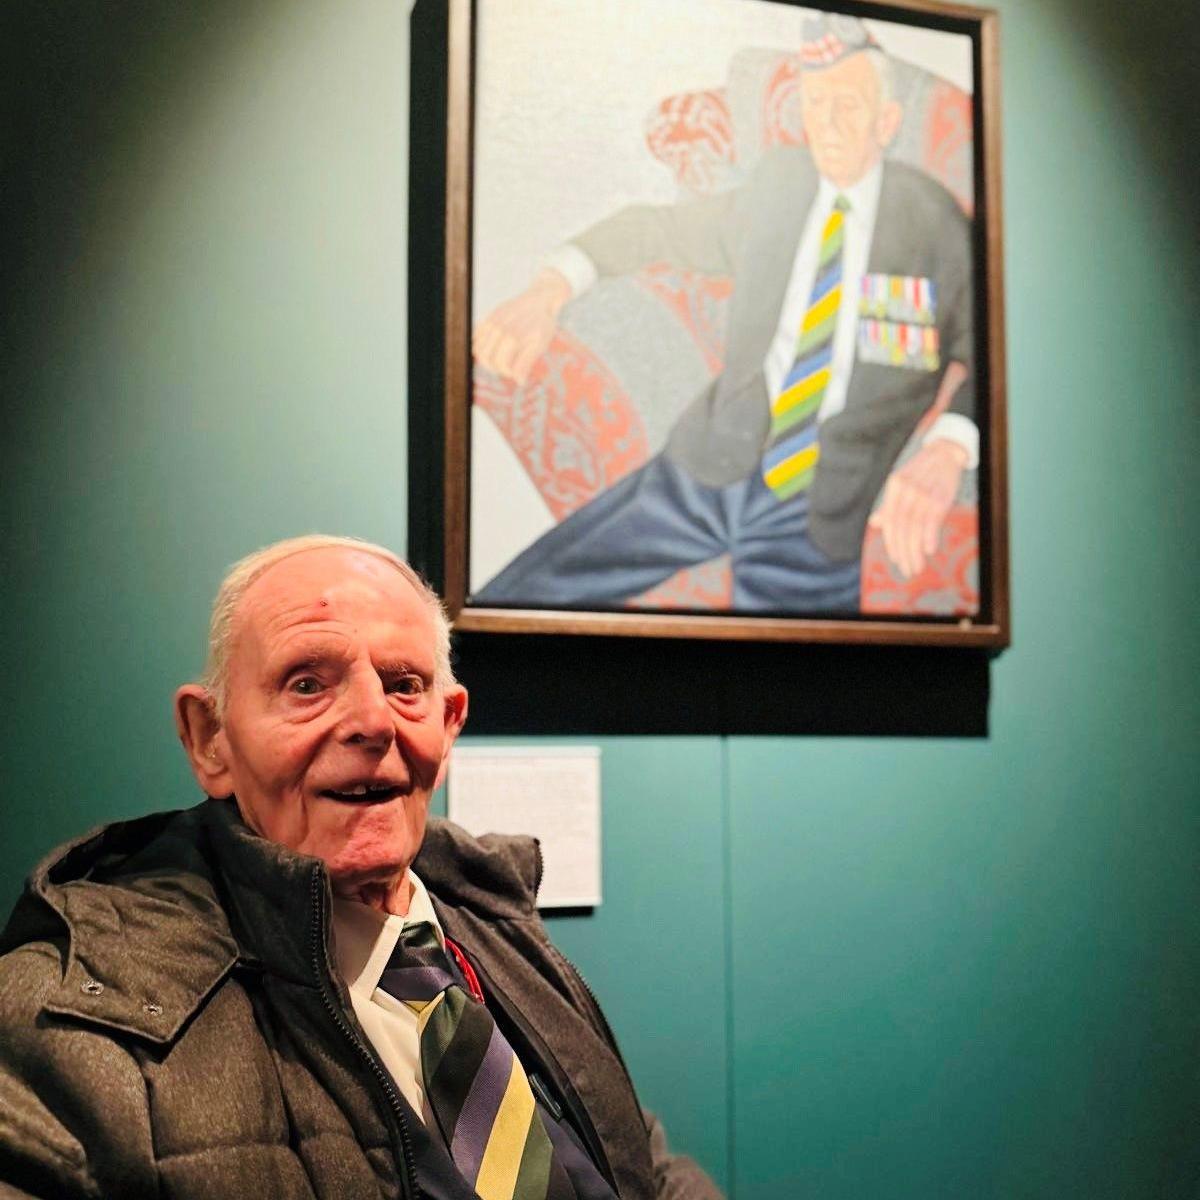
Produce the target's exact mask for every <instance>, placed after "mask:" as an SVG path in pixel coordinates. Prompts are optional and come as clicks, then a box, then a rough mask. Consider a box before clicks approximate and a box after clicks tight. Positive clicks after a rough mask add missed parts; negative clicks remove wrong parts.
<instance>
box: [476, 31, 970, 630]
mask: <svg viewBox="0 0 1200 1200" xmlns="http://www.w3.org/2000/svg"><path fill="white" fill-rule="evenodd" d="M800 57H801V63H802V66H803V70H802V74H801V82H800V90H801V112H802V117H803V126H804V132H805V139H806V142H807V146H806V147H804V148H802V147H795V146H789V147H781V148H778V149H776V150H774V151H771V152H769V153H767V154H765V155H764V156H763V158H762V160H761V162H760V164H759V166H758V167H757V168H756V170H755V171H754V173H753V174H752V176H751V177H750V178H749V179H748V180H747V181H746V182H745V183H744V184H743V185H742V186H741V187H739V188H737V189H736V190H735V191H732V192H727V193H724V194H721V195H716V196H711V197H707V198H704V199H702V200H698V201H694V202H691V203H688V204H680V205H672V206H666V207H650V206H645V205H641V206H634V207H632V208H628V209H623V210H622V211H620V212H618V213H616V214H614V215H613V216H611V217H608V218H606V219H605V220H602V221H600V222H599V223H598V224H597V225H595V226H593V227H592V228H591V229H589V230H587V231H586V232H584V233H583V234H581V235H580V236H579V237H577V238H576V239H574V241H572V242H571V243H569V244H568V245H567V246H564V247H561V248H560V250H559V252H558V253H557V254H556V255H554V256H553V257H552V260H551V263H550V264H549V265H548V266H547V267H546V268H545V269H544V270H543V271H542V272H541V273H540V274H539V275H538V276H537V277H536V278H535V280H534V282H533V283H532V285H531V286H530V287H529V288H528V289H527V291H526V292H524V293H522V294H521V295H520V296H518V297H516V298H514V299H513V300H510V301H507V302H506V303H504V304H502V305H501V306H500V307H499V308H498V309H496V310H495V312H493V313H492V314H490V315H489V316H488V317H487V318H486V319H485V320H484V321H483V322H482V323H481V324H480V326H479V328H478V329H477V330H476V333H475V338H474V349H475V354H476V357H477V359H478V361H479V362H480V363H481V364H482V365H483V366H485V367H487V368H490V369H491V370H493V371H496V372H498V373H499V374H501V375H506V376H509V377H511V378H514V379H516V380H518V381H523V380H524V379H525V378H527V376H528V373H529V370H530V368H531V367H532V365H533V363H534V361H535V360H536V359H537V357H538V356H539V355H540V354H541V353H542V351H543V350H544V349H545V348H546V346H547V345H548V344H549V341H550V338H551V336H552V335H553V332H554V329H555V326H556V323H557V320H558V314H559V312H560V311H561V309H562V307H563V305H564V304H565V303H566V302H567V301H568V300H569V299H570V298H571V297H572V296H573V295H576V294H578V293H579V292H580V291H581V290H583V289H584V288H587V287H589V286H591V283H592V282H593V281H594V280H595V279H596V278H597V277H598V276H607V275H619V274H625V273H627V272H630V271H634V270H636V269H638V268H640V267H643V266H646V265H648V264H649V263H652V262H656V261H662V260H665V261H668V262H671V263H673V264H675V265H677V266H681V267H686V268H689V269H691V270H696V271H701V272H708V273H714V274H719V275H727V276H732V278H733V280H734V292H733V299H732V303H731V308H730V314H729V324H728V330H727V334H726V355H725V365H724V370H723V371H722V373H721V375H720V376H719V377H718V378H717V379H716V380H714V381H713V383H712V384H711V385H710V387H709V388H708V389H706V390H705V391H704V392H703V393H702V394H701V395H700V396H698V397H697V398H696V399H695V401H694V402H693V403H692V404H691V405H690V407H688V408H687V409H686V410H685V411H684V412H683V414H682V416H681V417H680V419H679V421H678V422H677V423H676V425H675V426H674V428H673V429H672V431H671V433H670V435H669V437H668V439H667V445H666V448H665V450H664V452H663V453H662V454H661V455H659V456H658V457H656V458H654V459H652V460H651V461H650V462H648V463H647V464H646V465H645V466H643V467H642V468H641V469H640V470H638V471H635V472H634V473H632V474H631V475H628V476H626V477H625V478H624V479H622V480H620V481H619V482H618V483H617V484H615V485H614V486H613V487H611V488H610V489H608V490H607V491H605V492H603V493H601V494H600V495H599V496H597V497H596V498H595V499H594V500H592V501H591V503H589V504H587V505H586V506H585V507H583V508H581V509H580V510H578V511H577V512H576V513H573V514H572V515H571V516H570V517H568V518H567V519H566V520H564V521H563V522H562V523H561V524H560V525H558V526H557V527H555V528H554V529H552V530H550V532H549V533H547V534H546V535H545V536H544V537H542V538H541V539H540V540H539V541H537V542H535V543H534V544H533V545H532V546H531V547H529V548H528V549H527V550H526V551H524V552H523V553H522V554H521V555H519V556H518V557H517V558H516V559H514V560H513V562H512V563H510V564H509V565H508V566H507V567H505V568H504V570H503V571H501V572H500V574H499V575H497V576H496V577H495V578H494V579H493V580H491V581H490V582H489V583H488V584H487V585H486V586H485V587H484V588H483V589H482V590H481V591H479V592H478V593H476V595H475V596H474V597H473V600H474V602H475V603H478V604H489V603H494V604H501V605H514V604H515V605H520V604H532V605H536V606H545V605H547V604H549V605H551V606H552V607H553V606H557V607H564V608H569V607H577V606H587V605H595V604H615V603H620V602H622V601H623V600H625V599H628V598H629V597H631V596H635V595H638V594H639V593H641V592H642V591H644V590H646V589H647V588H650V587H654V586H655V585H657V584H658V583H660V582H662V581H663V580H664V579H666V578H668V577H669V576H670V575H672V574H673V573H674V572H675V571H677V570H678V569H679V568H681V567H685V566H692V565H695V564H697V563H700V562H704V561H706V560H708V559H711V558H714V557H716V556H718V555H720V554H725V553H728V554H729V555H730V557H731V564H732V572H733V601H732V607H733V608H734V609H735V610H737V611H742V612H750V613H753V612H772V613H778V612H789V611H792V612H799V613H806V612H807V613H814V612H857V611H858V610H859V606H860V601H859V595H860V559H861V554H862V543H863V535H864V530H865V528H866V526H867V522H868V519H871V520H873V521H874V522H875V523H876V524H877V525H879V526H880V528H881V530H882V534H883V538H884V542H885V546H886V548H887V551H888V553H889V555H890V557H891V558H892V560H893V562H894V563H895V564H896V566H897V567H898V569H899V570H900V571H901V573H902V574H904V575H915V574H916V573H917V572H918V571H920V570H921V568H922V567H923V566H924V563H925V560H926V559H927V557H928V556H929V555H930V554H931V553H932V552H933V551H934V549H935V548H936V546H937V542H938V538H939V535H940V530H941V525H942V522H943V521H944V519H945V517H946V514H947V512H948V511H949V509H950V506H951V504H952V503H953V500H954V498H955V495H956V493H957V490H958V486H959V481H960V478H961V476H962V473H963V471H964V470H965V469H968V468H970V467H973V466H975V465H976V463H977V462H978V455H979V435H978V430H977V428H976V426H975V423H974V382H973V370H972V366H971V364H972V359H973V353H974V348H973V334H972V327H973V322H972V316H973V314H972V308H973V299H972V290H971V271H970V261H971V260H970V250H969V242H970V238H969V226H968V223H967V221H966V219H965V217H964V216H963V213H962V211H961V210H960V209H959V208H958V206H957V204H956V203H955V201H954V199H953V198H952V197H951V196H950V194H949V193H948V192H946V191H945V189H944V188H942V187H941V186H940V185H938V184H937V183H935V182H934V181H933V180H931V179H930V178H928V177H927V176H925V175H924V174H922V173H921V172H919V171H916V170H913V169H911V168H908V167H906V166H904V165H902V164H900V163H894V162H888V161H885V158H884V152H885V150H886V149H887V147H888V145H889V144H890V143H891V141H892V139H893V138H894V137H895V135H896V133H897V131H898V129H899V127H900V121H901V116H902V113H901V109H900V105H899V104H898V103H897V101H896V100H895V99H894V97H893V96H892V95H891V89H890V82H889V74H890V72H889V64H888V62H887V59H886V57H885V56H884V54H883V53H882V51H881V50H880V49H879V47H878V46H877V45H876V44H875V42H874V40H873V38H872V37H871V35H870V33H869V32H868V31H867V29H866V27H865V26H864V25H863V24H862V23H861V22H860V21H858V20H857V19H855V18H852V17H839V16H828V15H821V14H819V15H817V16H816V17H814V18H812V19H811V20H810V21H809V22H808V23H807V25H806V27H805V30H804V41H803V45H802V47H801V55H800ZM922 421H928V422H929V426H928V429H927V431H926V432H925V434H924V436H923V439H922V445H921V446H920V448H919V450H918V451H917V452H916V453H915V454H914V455H913V456H912V457H911V458H910V459H909V460H908V461H907V462H905V463H904V464H903V465H901V466H899V467H896V460H897V458H898V456H899V455H900V453H901V451H902V449H903V448H904V446H905V444H906V443H907V442H908V441H909V438H910V437H911V436H912V434H913V433H914V431H915V430H916V429H917V427H918V425H920V424H921V422H922ZM881 489H882V499H881V502H880V504H879V506H878V508H877V509H875V512H874V516H872V510H873V507H874V506H875V502H876V498H877V497H879V496H880V494H881Z"/></svg>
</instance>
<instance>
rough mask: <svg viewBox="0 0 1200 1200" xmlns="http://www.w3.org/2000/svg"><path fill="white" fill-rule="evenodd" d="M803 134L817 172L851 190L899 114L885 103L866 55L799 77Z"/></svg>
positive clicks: (891, 133) (882, 145) (885, 141)
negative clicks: (805, 136)
mask: <svg viewBox="0 0 1200 1200" xmlns="http://www.w3.org/2000/svg"><path fill="white" fill-rule="evenodd" d="M800 105H801V113H802V115H803V119H804V132H805V134H806V135H807V138H808V146H809V149H810V150H811V151H812V156H813V160H814V162H815V163H816V164H817V170H818V171H819V172H820V173H821V174H822V175H824V176H825V178H826V179H829V180H831V181H832V182H833V183H835V184H837V186H838V187H850V186H852V185H853V184H855V183H857V182H858V181H859V180H860V179H861V178H862V177H863V176H864V175H865V174H866V173H867V172H868V171H869V170H870V169H871V167H873V166H874V165H875V163H876V162H877V161H878V159H879V157H880V155H881V154H882V153H883V150H884V148H885V147H886V146H887V144H888V142H890V141H891V140H892V138H893V137H894V136H895V133H896V129H897V127H898V125H899V120H900V110H899V106H898V105H897V104H895V103H894V102H890V103H887V104H884V103H883V96H882V93H881V90H880V85H879V76H878V74H877V73H876V71H875V67H874V65H873V64H872V62H871V60H870V58H868V56H867V55H866V54H865V53H859V54H851V55H849V56H848V57H846V58H843V59H842V60H841V61H840V62H837V63H834V64H833V66H831V67H823V68H821V69H819V70H812V69H810V70H806V71H804V72H803V73H802V74H801V76H800Z"/></svg>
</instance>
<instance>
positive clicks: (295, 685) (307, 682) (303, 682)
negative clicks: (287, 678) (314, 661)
mask: <svg viewBox="0 0 1200 1200" xmlns="http://www.w3.org/2000/svg"><path fill="white" fill-rule="evenodd" d="M291 690H292V691H293V692H295V693H296V694H297V695H300V696H315V695H316V694H317V693H318V692H319V691H320V690H321V681H320V680H319V679H317V678H316V677H315V676H313V675H301V676H300V678H299V679H296V680H293V682H292V689H291Z"/></svg>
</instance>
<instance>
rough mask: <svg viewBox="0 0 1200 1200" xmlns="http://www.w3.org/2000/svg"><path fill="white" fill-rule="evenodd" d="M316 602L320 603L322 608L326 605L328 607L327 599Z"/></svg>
mask: <svg viewBox="0 0 1200 1200" xmlns="http://www.w3.org/2000/svg"><path fill="white" fill-rule="evenodd" d="M317 603H318V604H319V605H320V606H321V607H322V608H328V607H329V601H328V600H318V601H317Z"/></svg>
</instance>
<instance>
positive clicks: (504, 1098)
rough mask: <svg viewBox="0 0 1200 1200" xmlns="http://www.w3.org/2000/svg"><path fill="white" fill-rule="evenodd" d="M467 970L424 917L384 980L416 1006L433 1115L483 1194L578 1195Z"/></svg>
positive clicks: (503, 1199)
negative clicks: (466, 980) (466, 985)
mask: <svg viewBox="0 0 1200 1200" xmlns="http://www.w3.org/2000/svg"><path fill="white" fill-rule="evenodd" d="M461 978H462V976H461V974H460V973H459V971H458V970H457V968H456V967H455V966H454V965H453V964H452V963H451V960H450V957H449V956H448V955H447V953H446V951H445V950H443V949H442V945H441V943H440V941H439V940H438V936H437V933H436V932H435V931H434V928H433V926H432V925H431V924H429V922H427V921H421V922H417V923H415V924H411V925H405V927H404V930H403V931H402V933H401V934H400V940H399V942H398V943H397V945H396V949H395V950H394V951H393V953H392V957H391V959H390V960H389V962H388V965H387V968H386V969H385V970H384V972H383V974H382V976H381V977H380V980H379V986H380V987H381V988H383V990H384V991H386V992H388V993H390V994H391V995H392V996H394V997H395V998H396V999H397V1000H400V1001H402V1002H403V1003H405V1004H406V1005H408V1007H409V1008H411V1009H412V1010H413V1011H414V1012H415V1013H416V1014H417V1018H418V1029H419V1031H420V1052H421V1076H422V1078H423V1080H424V1083H425V1101H426V1105H427V1108H428V1110H429V1113H430V1114H431V1115H432V1117H433V1122H432V1123H436V1127H437V1128H438V1129H439V1130H440V1131H441V1134H442V1137H443V1138H444V1139H445V1142H446V1145H447V1146H448V1147H449V1149H450V1157H451V1158H453V1159H454V1165H455V1166H456V1167H457V1168H458V1170H459V1171H460V1173H461V1174H462V1176H463V1178H464V1179H466V1181H467V1182H468V1183H469V1184H470V1185H471V1186H472V1187H473V1188H474V1189H475V1191H476V1192H477V1193H478V1194H479V1196H480V1197H481V1198H482V1200H573V1198H574V1196H575V1191H574V1188H572V1187H571V1184H570V1182H569V1180H568V1177H567V1175H566V1172H565V1171H564V1169H563V1167H562V1165H561V1164H560V1163H559V1162H558V1161H557V1160H556V1158H555V1154H554V1149H553V1147H552V1145H551V1142H550V1138H549V1136H548V1135H547V1133H546V1129H545V1126H544V1125H543V1124H542V1119H541V1117H540V1115H539V1114H538V1111H537V1107H536V1105H535V1103H534V1099H533V1092H532V1091H531V1090H530V1087H529V1080H528V1079H527V1078H526V1076H525V1072H524V1070H523V1069H522V1067H521V1064H520V1062H519V1061H518V1059H517V1056H516V1055H515V1054H514V1053H513V1050H512V1047H511V1046H510V1045H509V1044H508V1042H507V1041H506V1040H505V1038H504V1035H503V1034H502V1033H501V1032H500V1030H499V1029H497V1028H496V1022H495V1021H493V1020H492V1015H491V1013H489V1012H488V1010H487V1007H486V1006H485V1005H483V1004H480V1003H479V1002H478V1001H476V1000H473V999H472V998H471V997H470V996H468V995H467V993H466V992H465V991H464V990H463V988H462V986H461V984H460V982H459V981H460V979H461Z"/></svg>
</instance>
